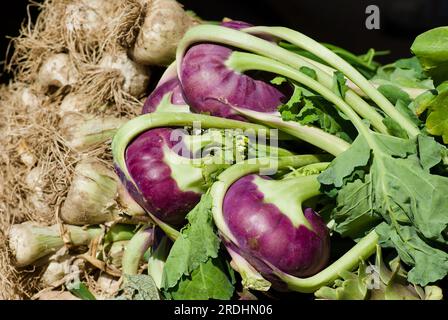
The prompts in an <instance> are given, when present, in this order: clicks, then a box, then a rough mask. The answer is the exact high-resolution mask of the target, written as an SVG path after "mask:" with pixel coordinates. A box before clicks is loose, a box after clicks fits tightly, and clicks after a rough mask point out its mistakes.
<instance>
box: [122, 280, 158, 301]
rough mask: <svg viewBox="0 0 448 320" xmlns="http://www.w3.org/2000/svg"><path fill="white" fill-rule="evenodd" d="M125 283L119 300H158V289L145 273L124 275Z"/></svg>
mask: <svg viewBox="0 0 448 320" xmlns="http://www.w3.org/2000/svg"><path fill="white" fill-rule="evenodd" d="M124 276H125V282H124V283H125V284H124V287H123V294H121V295H120V296H119V297H118V299H120V300H160V295H159V290H158V289H157V286H156V284H155V282H154V280H153V279H152V277H151V276H148V275H145V274H137V275H127V274H126V275H124Z"/></svg>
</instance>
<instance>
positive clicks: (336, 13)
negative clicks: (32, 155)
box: [0, 0, 448, 80]
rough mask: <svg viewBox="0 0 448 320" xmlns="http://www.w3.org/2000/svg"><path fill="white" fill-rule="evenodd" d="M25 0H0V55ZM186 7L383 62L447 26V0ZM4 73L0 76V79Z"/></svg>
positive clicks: (199, 0) (225, 0) (277, 0)
mask: <svg viewBox="0 0 448 320" xmlns="http://www.w3.org/2000/svg"><path fill="white" fill-rule="evenodd" d="M27 2H28V1H27V0H12V1H8V2H5V3H3V10H1V13H0V30H1V32H0V60H1V61H3V60H4V59H5V52H6V48H7V44H8V42H9V40H8V39H7V38H6V37H7V36H16V35H17V33H18V30H19V27H20V25H21V23H22V22H23V20H24V19H25V17H26V6H27ZM179 2H181V3H183V4H184V5H185V8H186V9H190V10H193V11H195V12H196V13H197V14H198V15H199V16H200V17H202V18H203V19H207V20H219V19H221V18H222V17H229V18H232V19H239V20H245V21H247V22H251V23H253V24H259V25H282V26H287V27H290V28H293V29H296V30H299V31H301V32H303V33H305V34H307V35H309V36H311V37H313V38H315V39H316V40H319V41H322V42H329V43H332V44H335V45H338V46H341V47H344V48H346V49H349V50H351V51H353V52H355V53H364V52H365V51H367V50H368V49H369V48H371V47H373V48H375V49H377V50H391V54H390V55H389V56H387V57H385V58H382V59H383V62H387V61H392V60H395V59H398V58H400V57H407V56H409V55H410V51H409V47H410V46H411V44H412V41H413V40H414V38H415V36H416V35H418V34H419V33H421V32H422V31H425V30H427V29H430V28H433V27H436V26H441V25H448V0H367V1H366V0H258V1H252V0H251V1H249V0H238V1H237V0H179ZM371 4H374V5H378V6H379V8H380V13H381V29H380V30H368V29H367V28H366V27H365V20H366V18H367V15H366V13H365V10H366V7H367V6H368V5H371ZM5 79H7V75H3V76H2V80H5Z"/></svg>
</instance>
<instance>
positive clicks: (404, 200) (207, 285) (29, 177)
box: [0, 0, 448, 300]
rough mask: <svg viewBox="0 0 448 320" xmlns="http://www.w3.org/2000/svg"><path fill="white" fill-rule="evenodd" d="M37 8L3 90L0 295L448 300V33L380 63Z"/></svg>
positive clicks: (140, 9)
mask: <svg viewBox="0 0 448 320" xmlns="http://www.w3.org/2000/svg"><path fill="white" fill-rule="evenodd" d="M40 9H41V12H40V15H39V18H38V20H37V21H36V23H34V25H32V26H29V25H28V26H25V27H24V28H23V30H22V34H21V36H20V37H18V38H17V39H14V41H13V45H14V49H15V50H14V53H13V54H12V56H11V59H10V64H9V65H8V67H9V68H10V70H11V71H12V72H13V73H14V81H13V82H11V83H10V84H8V85H7V86H3V87H2V93H3V95H2V106H3V107H2V111H1V112H2V115H3V116H4V119H6V121H5V123H4V125H3V127H2V128H1V129H2V131H3V132H2V133H3V134H2V137H5V138H4V139H5V141H2V143H1V147H2V148H4V149H5V150H4V152H2V156H3V158H2V168H3V169H2V172H1V174H2V178H3V179H2V183H3V184H2V185H0V189H1V190H2V192H1V194H2V197H3V198H4V200H3V199H2V208H0V210H2V213H3V212H4V214H3V215H2V219H3V220H2V221H1V222H2V232H3V233H2V237H3V238H4V239H2V242H3V243H5V245H4V246H3V247H2V261H1V267H2V269H4V272H2V276H4V275H5V277H4V278H3V279H2V284H1V285H2V287H5V288H7V290H5V298H18V297H25V298H30V297H32V298H41V299H50V298H54V297H58V298H74V297H77V298H81V299H224V300H227V299H265V298H276V299H279V298H281V297H283V296H284V295H285V294H286V295H289V296H290V297H293V298H297V299H313V298H316V299H372V300H375V299H376V300H392V299H417V300H431V299H433V300H434V299H442V297H443V289H444V286H446V283H444V281H446V278H447V274H448V242H447V237H448V233H447V230H448V213H447V212H446V207H447V205H448V203H446V202H447V200H446V193H447V192H448V174H447V165H448V158H447V156H448V153H447V149H446V145H445V144H446V142H447V136H448V134H447V132H446V126H445V118H446V116H445V113H444V108H445V107H446V106H448V99H446V94H445V93H446V92H447V91H446V89H447V85H446V84H447V83H448V82H445V81H448V69H447V68H446V65H447V64H448V55H447V52H448V47H447V45H446V43H448V41H447V40H448V29H447V28H446V27H441V28H437V29H434V30H431V31H428V32H427V33H424V34H422V35H421V36H419V37H418V38H417V39H416V40H415V42H414V44H413V45H412V52H413V53H414V54H415V56H414V57H412V58H407V59H402V60H399V61H396V62H395V63H392V64H390V65H384V66H383V65H381V64H380V63H378V62H376V61H375V60H376V57H377V56H378V55H380V54H383V53H382V52H375V51H374V50H373V49H371V50H369V52H368V53H366V54H364V55H360V56H357V55H354V54H352V53H350V52H348V51H346V50H343V49H341V48H338V47H336V46H334V45H329V44H321V43H319V42H317V41H315V40H313V39H311V38H310V37H308V36H306V35H304V34H302V33H300V32H298V31H294V30H291V29H288V28H284V27H261V26H260V27H256V26H252V25H250V24H248V23H245V22H239V21H232V20H229V19H224V20H223V21H222V22H213V23H209V22H204V21H201V20H200V19H199V18H197V17H196V16H194V14H192V13H187V12H185V11H184V10H183V9H182V7H181V6H180V5H179V4H178V3H176V2H175V1H172V0H161V1H147V2H146V1H137V0H132V1H131V0H128V1H124V2H122V1H119V2H118V1H117V2H116V3H115V2H114V1H112V2H110V1H108V2H107V5H105V4H103V3H102V1H68V0H67V1H47V2H45V3H44V5H42V7H41V8H40ZM55 13H58V14H59V16H61V15H62V16H63V17H64V19H60V18H59V19H55V17H54V15H55ZM50 26H51V27H50ZM434 44H436V45H434ZM151 66H158V67H159V68H160V67H161V66H162V67H166V69H165V70H163V75H162V76H161V77H160V79H157V84H156V85H155V86H153V87H154V89H152V90H149V89H148V88H149V87H152V86H151V85H150V83H152V82H154V79H152V80H151V77H150V72H151V70H152V71H154V70H156V69H155V68H154V67H151ZM110 142H111V143H110ZM6 238H8V239H6ZM6 243H7V244H8V247H7V246H6ZM8 248H9V249H8Z"/></svg>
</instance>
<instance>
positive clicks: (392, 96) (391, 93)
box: [378, 84, 412, 104]
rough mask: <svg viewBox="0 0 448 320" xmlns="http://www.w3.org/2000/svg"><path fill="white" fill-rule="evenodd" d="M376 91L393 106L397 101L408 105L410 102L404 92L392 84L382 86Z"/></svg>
mask: <svg viewBox="0 0 448 320" xmlns="http://www.w3.org/2000/svg"><path fill="white" fill-rule="evenodd" d="M378 91H379V92H381V93H382V94H383V96H385V97H386V98H387V99H388V100H389V101H390V102H391V103H393V104H396V103H397V102H398V100H402V101H403V102H404V103H406V104H409V103H411V101H412V100H411V98H410V97H409V95H408V94H407V93H406V92H404V91H403V90H401V88H400V87H397V86H396V85H393V84H383V85H381V86H379V87H378Z"/></svg>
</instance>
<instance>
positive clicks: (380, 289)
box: [314, 246, 442, 300]
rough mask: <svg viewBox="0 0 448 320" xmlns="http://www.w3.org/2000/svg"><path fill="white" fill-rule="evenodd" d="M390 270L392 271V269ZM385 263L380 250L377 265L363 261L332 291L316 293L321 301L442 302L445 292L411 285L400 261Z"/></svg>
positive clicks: (432, 287) (324, 288) (343, 275)
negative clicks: (355, 270)
mask: <svg viewBox="0 0 448 320" xmlns="http://www.w3.org/2000/svg"><path fill="white" fill-rule="evenodd" d="M389 268H390V269H389ZM389 268H388V266H387V265H386V263H385V262H384V261H383V258H382V252H381V248H380V247H379V246H378V247H377V253H376V262H375V264H374V265H367V264H366V263H365V262H364V261H361V262H360V264H359V267H358V270H357V272H356V273H355V272H349V271H344V272H343V273H342V274H341V279H338V280H336V281H335V283H334V285H333V286H332V287H322V288H320V289H319V290H318V291H316V292H315V294H314V295H315V296H316V298H318V299H327V300H441V299H442V290H441V289H440V288H439V287H436V286H428V287H425V288H421V287H419V286H414V285H411V284H410V283H409V282H408V281H407V279H406V277H407V273H406V271H404V269H403V267H402V266H401V264H400V260H399V259H394V260H392V261H390V262H389Z"/></svg>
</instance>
